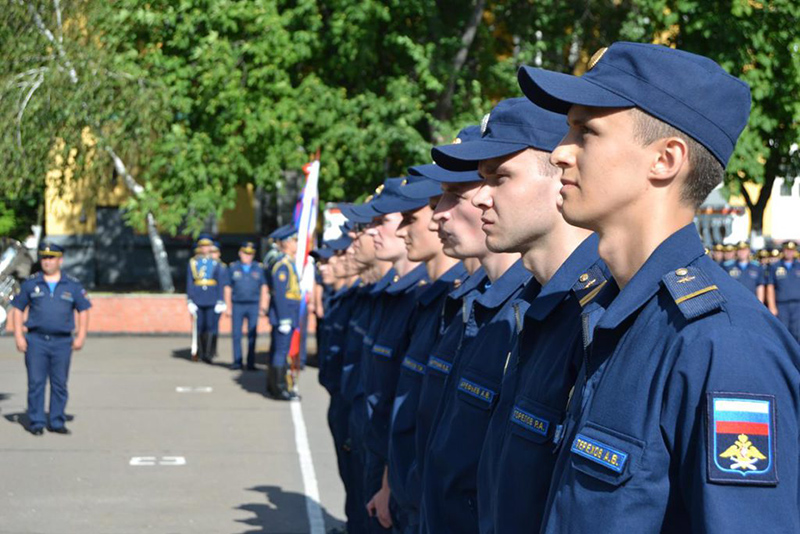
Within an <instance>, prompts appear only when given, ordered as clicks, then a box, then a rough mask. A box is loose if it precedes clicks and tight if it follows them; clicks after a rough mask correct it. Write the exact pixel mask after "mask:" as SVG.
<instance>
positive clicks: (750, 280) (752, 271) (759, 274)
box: [723, 260, 764, 295]
mask: <svg viewBox="0 0 800 534" xmlns="http://www.w3.org/2000/svg"><path fill="white" fill-rule="evenodd" d="M723 268H724V269H725V271H727V273H728V274H729V275H731V278H733V279H735V280H738V281H739V282H741V284H742V285H743V286H744V287H746V288H747V289H748V290H749V291H750V292H751V293H753V294H754V295H755V294H756V288H758V286H763V285H764V269H762V268H761V265H760V264H759V263H758V262H757V261H748V262H745V263H744V264H742V263H740V262H738V261H735V260H734V261H729V262H725V264H724V265H723Z"/></svg>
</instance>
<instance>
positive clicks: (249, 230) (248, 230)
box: [218, 184, 256, 234]
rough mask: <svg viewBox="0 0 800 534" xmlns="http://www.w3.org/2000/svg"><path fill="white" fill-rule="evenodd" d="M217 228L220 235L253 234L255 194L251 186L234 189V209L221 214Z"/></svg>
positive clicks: (254, 227) (254, 226) (254, 229)
mask: <svg viewBox="0 0 800 534" xmlns="http://www.w3.org/2000/svg"><path fill="white" fill-rule="evenodd" d="M218 228H219V233H220V234H253V233H255V231H256V194H255V189H254V188H253V185H252V184H247V186H246V187H237V188H236V207H235V208H233V209H231V210H225V211H224V212H223V213H222V218H221V219H220V221H219V226H218Z"/></svg>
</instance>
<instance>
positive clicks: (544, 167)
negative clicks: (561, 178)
mask: <svg viewBox="0 0 800 534" xmlns="http://www.w3.org/2000/svg"><path fill="white" fill-rule="evenodd" d="M532 150H533V151H534V152H535V153H536V159H537V160H538V161H539V173H540V174H541V175H542V176H545V177H547V178H550V177H553V176H555V175H557V174H561V167H558V166H556V165H553V164H552V163H550V152H545V151H544V150H540V149H538V148H533V149H532Z"/></svg>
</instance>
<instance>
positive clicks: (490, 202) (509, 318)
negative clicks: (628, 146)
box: [425, 98, 613, 533]
mask: <svg viewBox="0 0 800 534" xmlns="http://www.w3.org/2000/svg"><path fill="white" fill-rule="evenodd" d="M566 131H567V127H566V124H565V122H564V120H563V117H562V116H560V115H558V114H556V113H552V112H549V111H545V110H543V109H542V108H539V107H537V106H534V105H533V104H531V103H530V102H529V101H528V100H527V99H525V98H517V99H510V100H506V101H503V102H501V103H499V104H498V105H497V106H496V107H495V109H493V110H492V112H491V114H490V115H489V117H488V120H487V121H486V123H485V128H484V134H483V136H482V138H481V139H480V140H476V141H473V142H471V143H461V144H458V145H448V146H443V147H437V148H435V149H434V158H435V160H436V161H437V163H440V164H441V165H443V166H448V165H449V166H451V167H462V166H470V167H472V168H478V170H479V172H480V174H481V176H482V177H483V183H482V185H481V187H480V189H479V191H478V192H477V193H476V195H475V196H474V197H473V199H472V202H473V203H474V204H475V205H477V206H479V207H480V208H481V209H482V210H483V220H484V227H483V230H484V233H485V234H486V236H487V237H486V243H487V246H488V247H489V249H490V250H496V251H503V252H518V253H520V254H522V263H523V264H524V266H525V267H526V268H527V269H528V270H529V271H531V272H532V273H533V276H534V278H535V280H531V281H530V282H529V283H528V284H527V286H526V288H525V290H524V292H522V293H521V295H520V300H519V301H518V302H511V303H506V305H505V306H502V309H501V310H499V311H498V313H499V312H502V314H501V315H500V316H499V318H498V319H499V321H498V322H496V323H494V327H496V328H498V327H499V329H500V333H499V335H506V334H507V337H506V339H505V340H504V345H505V346H504V348H505V351H503V352H495V351H493V350H492V349H493V346H494V345H495V344H497V343H499V341H495V343H488V344H487V345H486V346H484V347H481V344H483V343H486V340H485V338H487V337H491V334H489V331H488V330H487V332H486V334H481V336H480V338H481V339H480V341H481V343H478V341H476V342H474V343H473V346H472V347H471V348H470V352H472V351H473V350H475V354H476V356H473V357H470V358H467V357H465V358H463V359H462V360H461V361H462V362H463V363H461V364H460V365H459V366H460V367H461V368H460V369H459V371H458V374H457V377H458V382H457V386H456V389H455V395H456V398H455V399H454V400H452V408H451V410H450V413H449V414H448V415H449V416H448V418H447V419H444V418H443V419H442V424H440V425H439V427H438V429H437V433H435V434H434V435H433V436H432V438H431V447H432V450H431V455H430V456H429V459H428V462H427V465H426V467H428V468H430V470H433V468H434V467H436V466H437V463H435V462H434V461H433V456H434V455H436V457H437V458H438V459H439V463H438V464H439V471H438V473H433V474H432V476H426V479H425V482H426V484H428V483H429V482H430V483H431V484H434V485H437V486H438V488H439V491H438V492H437V493H438V499H437V500H436V501H434V502H432V503H431V505H430V506H428V503H426V515H427V513H428V510H429V509H433V508H434V506H439V507H444V508H445V510H444V511H441V512H439V513H438V514H437V513H435V512H434V514H432V515H431V521H432V524H430V525H428V527H429V530H428V531H429V532H476V533H477V532H479V531H480V532H485V533H489V532H521V531H525V530H531V531H536V530H538V527H539V525H540V524H541V519H542V515H543V510H544V503H545V499H546V496H547V491H548V489H549V486H550V473H552V470H553V468H554V466H555V457H554V456H553V454H552V443H551V439H552V436H553V431H554V430H555V428H556V427H557V426H558V425H560V424H561V423H562V417H563V415H562V412H561V410H559V409H558V408H559V407H562V406H565V405H566V403H567V400H568V398H569V393H570V391H571V389H572V386H573V385H574V383H575V380H576V378H577V374H578V369H579V367H580V364H581V361H582V356H583V344H582V340H581V321H580V314H581V312H582V311H583V309H584V308H585V307H586V306H588V305H589V304H596V303H597V302H598V301H600V300H601V299H602V297H603V296H604V295H605V296H606V297H608V296H613V292H611V293H610V294H609V293H608V292H607V278H608V275H607V273H606V272H605V267H604V265H603V263H602V261H601V260H600V259H599V256H598V252H597V238H596V236H593V235H591V232H589V231H587V230H585V229H581V228H577V227H575V226H572V225H570V224H568V223H567V222H566V221H564V219H563V218H562V216H561V215H560V213H559V212H558V209H557V201H558V196H559V189H560V186H561V184H560V183H559V182H558V179H557V177H558V174H559V171H558V169H557V168H556V167H554V166H552V165H551V164H550V163H549V161H548V159H549V156H550V152H551V151H552V149H553V148H555V146H556V145H557V144H558V142H559V141H560V140H561V137H563V135H564V134H565V133H566ZM531 214H536V215H535V216H531ZM494 293H495V292H494V291H492V290H489V291H487V292H486V294H485V295H483V296H481V297H478V299H477V301H476V304H475V307H476V308H478V309H480V308H485V309H486V310H487V312H484V313H488V311H489V310H491V309H492V306H491V303H492V300H493V299H491V298H489V297H492V296H493V295H494ZM479 306H480V308H479ZM489 324H491V323H489ZM511 325H513V328H509V327H510V326H511ZM487 328H488V325H487ZM476 344H477V345H476ZM506 351H508V352H506ZM486 354H490V355H491V360H489V359H488V358H486V357H485V355H486ZM447 400H448V399H445V401H447ZM444 409H445V410H447V406H446V405H445V408H444ZM470 410H472V412H470ZM479 410H483V412H480V411H479ZM470 413H471V414H472V419H473V420H474V422H475V423H476V425H475V427H469V426H467V425H468V423H467V420H468V419H469V418H470V415H469V414H470ZM467 428H469V429H470V430H471V431H472V430H474V432H475V433H476V434H477V436H475V438H469V439H465V440H464V441H465V445H462V446H461V447H460V448H459V453H457V454H456V453H453V454H452V455H451V457H450V458H447V457H446V455H445V452H444V451H445V450H446V449H447V448H452V446H453V444H455V443H456V442H457V441H456V439H455V436H456V435H457V434H459V433H464V432H465V429H467ZM440 433H441V434H442V435H441V437H440V436H439V434H440ZM484 436H485V440H484V439H482V438H483V437H484ZM437 474H438V475H439V476H442V477H444V478H445V480H444V481H440V480H437V476H436V475H437ZM427 495H428V493H427V491H426V496H427ZM432 496H436V494H435V493H432ZM433 521H436V522H435V523H433Z"/></svg>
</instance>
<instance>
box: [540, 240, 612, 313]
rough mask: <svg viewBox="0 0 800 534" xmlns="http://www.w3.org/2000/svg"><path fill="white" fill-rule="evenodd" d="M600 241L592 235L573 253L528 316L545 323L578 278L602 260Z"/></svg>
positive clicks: (541, 292)
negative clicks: (599, 249) (599, 253)
mask: <svg viewBox="0 0 800 534" xmlns="http://www.w3.org/2000/svg"><path fill="white" fill-rule="evenodd" d="M598 241H599V239H598V237H597V234H592V235H590V236H589V237H587V238H586V239H584V240H583V242H582V243H581V244H580V245H578V248H576V249H575V250H574V251H572V254H570V255H569V258H567V260H566V261H565V262H564V263H562V264H561V267H559V268H558V270H557V271H556V274H554V275H553V277H552V278H551V279H550V281H548V282H547V283H546V284H545V285H544V287H542V290H541V291H540V292H539V295H538V296H537V297H536V299H535V300H534V301H533V302H532V303H531V305H530V307H529V308H528V311H527V312H526V314H525V315H526V316H528V317H530V318H532V319H535V320H537V321H543V320H544V319H545V318H547V316H548V315H550V313H552V311H553V310H554V309H555V307H556V306H557V305H558V304H559V303H560V302H561V301H563V300H564V298H565V297H566V296H567V295H568V294H569V292H570V291H572V287H573V286H574V285H575V283H576V282H577V281H578V278H579V277H580V276H581V275H582V274H583V273H585V272H586V271H588V270H589V269H590V268H591V267H592V266H593V265H594V264H595V263H597V261H598V260H599V259H600V256H599V255H598V253H597V243H598Z"/></svg>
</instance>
